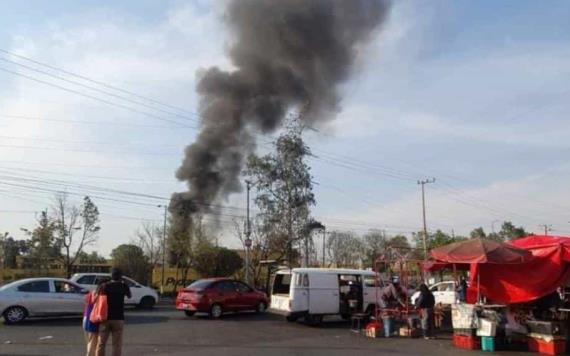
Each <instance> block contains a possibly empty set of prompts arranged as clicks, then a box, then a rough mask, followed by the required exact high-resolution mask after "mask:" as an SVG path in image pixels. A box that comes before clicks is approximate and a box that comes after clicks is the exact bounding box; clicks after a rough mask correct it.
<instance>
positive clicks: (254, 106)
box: [170, 0, 388, 231]
mask: <svg viewBox="0 0 570 356" xmlns="http://www.w3.org/2000/svg"><path fill="white" fill-rule="evenodd" d="M387 12H388V3H387V2H386V1H377V0H234V1H231V2H229V3H228V7H227V12H226V17H225V20H226V22H227V24H228V25H229V27H230V29H231V33H232V34H233V36H234V37H235V38H234V42H233V43H232V46H231V47H230V50H229V57H230V59H231V62H232V64H233V66H234V67H235V69H234V70H232V71H223V70H221V69H219V68H217V67H212V68H209V69H207V70H206V71H205V72H203V73H202V75H201V78H200V80H199V82H198V84H197V92H198V93H199V95H200V97H201V99H200V107H199V110H200V114H201V117H202V128H201V132H200V133H199V135H198V137H197V140H196V142H194V143H193V144H191V145H190V146H188V147H187V148H186V150H185V157H184V160H183V162H182V165H181V166H180V168H179V169H178V171H177V172H176V177H177V178H178V179H179V180H181V181H185V182H187V183H188V188H189V191H188V192H185V193H176V194H174V195H173V197H172V202H171V206H170V210H171V212H172V216H173V223H174V225H175V226H173V227H174V228H175V229H177V230H179V231H180V230H182V231H188V230H187V229H188V228H190V227H191V226H192V215H194V214H212V213H213V214H215V213H216V209H215V208H214V206H215V204H216V203H219V202H220V201H222V200H224V199H225V198H226V197H227V196H228V195H229V194H230V193H234V192H239V191H240V190H241V184H240V180H239V176H240V172H241V170H242V166H243V164H244V160H245V158H246V156H247V155H248V154H249V153H250V152H252V151H253V149H254V148H255V142H254V139H253V133H254V132H256V131H257V132H259V131H261V132H262V133H270V132H273V131H274V130H276V129H278V128H279V127H280V126H281V124H282V123H283V120H284V117H285V115H286V113H287V112H288V111H290V110H292V109H298V108H301V107H303V108H304V111H303V112H304V114H303V117H302V120H304V122H305V123H306V124H308V125H314V124H318V123H320V122H323V121H326V120H330V119H332V118H334V115H335V113H336V112H337V111H338V109H339V102H340V97H339V93H338V86H339V84H341V83H342V82H344V81H345V80H346V79H348V77H349V74H350V72H351V69H352V66H353V63H354V61H355V58H356V56H357V52H358V50H359V48H360V47H361V45H362V44H363V43H364V42H365V41H366V40H367V39H368V38H369V37H370V35H371V34H372V33H373V32H374V30H376V29H377V28H379V26H380V25H381V24H382V22H383V21H384V19H385V17H386V15H387Z"/></svg>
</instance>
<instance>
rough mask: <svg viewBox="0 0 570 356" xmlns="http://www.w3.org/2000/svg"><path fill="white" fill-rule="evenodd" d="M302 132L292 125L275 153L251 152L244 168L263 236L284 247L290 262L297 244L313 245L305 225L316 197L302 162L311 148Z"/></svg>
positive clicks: (304, 163)
mask: <svg viewBox="0 0 570 356" xmlns="http://www.w3.org/2000/svg"><path fill="white" fill-rule="evenodd" d="M301 133H302V129H301V128H299V126H298V125H293V126H292V127H291V128H290V129H289V130H288V131H286V132H285V133H283V134H282V135H281V136H280V137H279V138H278V139H277V141H276V143H275V152H274V153H270V154H267V155H265V156H262V157H259V156H256V155H251V156H250V157H249V159H248V162H247V168H246V171H245V174H246V176H247V177H248V179H249V180H250V181H251V182H253V187H254V189H255V191H256V197H255V200H254V202H255V204H256V205H257V207H258V208H259V210H260V212H261V213H260V214H259V215H260V216H261V218H262V219H263V222H262V225H263V226H264V229H266V230H267V234H266V237H267V238H269V239H271V240H272V245H273V246H275V248H276V250H279V249H281V250H282V251H285V256H286V260H287V262H288V263H289V264H290V265H294V264H296V261H294V256H295V252H294V251H295V249H296V248H300V247H302V246H309V245H312V242H310V241H308V240H309V239H310V234H309V233H308V231H307V229H306V226H307V223H308V222H309V221H310V207H311V206H312V205H315V197H314V194H313V183H312V177H311V174H310V168H309V166H308V165H307V163H306V162H305V160H306V158H307V156H309V155H310V153H311V152H310V150H309V147H308V146H307V145H305V143H304V142H303V139H302V137H301ZM306 255H307V256H306V258H307V257H308V254H306Z"/></svg>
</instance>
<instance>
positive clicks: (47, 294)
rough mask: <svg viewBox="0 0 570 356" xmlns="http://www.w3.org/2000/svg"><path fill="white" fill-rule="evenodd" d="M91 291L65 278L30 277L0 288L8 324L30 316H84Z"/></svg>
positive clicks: (0, 305) (0, 302) (1, 308)
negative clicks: (86, 301)
mask: <svg viewBox="0 0 570 356" xmlns="http://www.w3.org/2000/svg"><path fill="white" fill-rule="evenodd" d="M87 293H88V291H87V290H86V289H85V288H82V287H81V286H79V285H77V284H76V283H74V282H72V281H69V280H66V279H62V278H29V279H22V280H19V281H16V282H12V283H8V284H6V285H4V286H2V287H0V313H1V315H2V316H3V317H4V321H5V322H6V323H7V324H15V323H19V322H21V321H22V320H24V319H25V318H27V317H51V316H67V315H82V314H83V307H84V300H85V294H87Z"/></svg>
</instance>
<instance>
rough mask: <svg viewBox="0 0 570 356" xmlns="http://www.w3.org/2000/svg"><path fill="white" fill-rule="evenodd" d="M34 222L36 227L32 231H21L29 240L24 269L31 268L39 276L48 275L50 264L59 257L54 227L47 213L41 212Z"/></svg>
mask: <svg viewBox="0 0 570 356" xmlns="http://www.w3.org/2000/svg"><path fill="white" fill-rule="evenodd" d="M36 221H37V225H36V227H35V228H34V229H33V230H28V229H22V231H24V233H25V234H26V235H28V236H29V238H30V239H29V241H28V249H29V252H28V256H27V257H28V258H27V260H26V263H25V265H24V267H27V268H32V269H34V270H36V273H39V274H48V272H49V267H50V264H51V263H52V262H53V261H54V260H55V259H56V258H59V256H60V251H59V248H58V245H57V244H56V238H55V235H54V232H55V230H56V226H55V224H54V222H53V221H52V220H51V219H50V218H49V217H48V213H47V211H42V212H41V213H40V215H39V216H38V217H37V218H36Z"/></svg>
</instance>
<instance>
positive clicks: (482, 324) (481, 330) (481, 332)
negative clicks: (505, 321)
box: [477, 319, 497, 337]
mask: <svg viewBox="0 0 570 356" xmlns="http://www.w3.org/2000/svg"><path fill="white" fill-rule="evenodd" d="M496 334H497V323H495V322H494V321H491V320H488V319H479V327H478V328H477V336H491V337H493V336H495V335H496Z"/></svg>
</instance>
